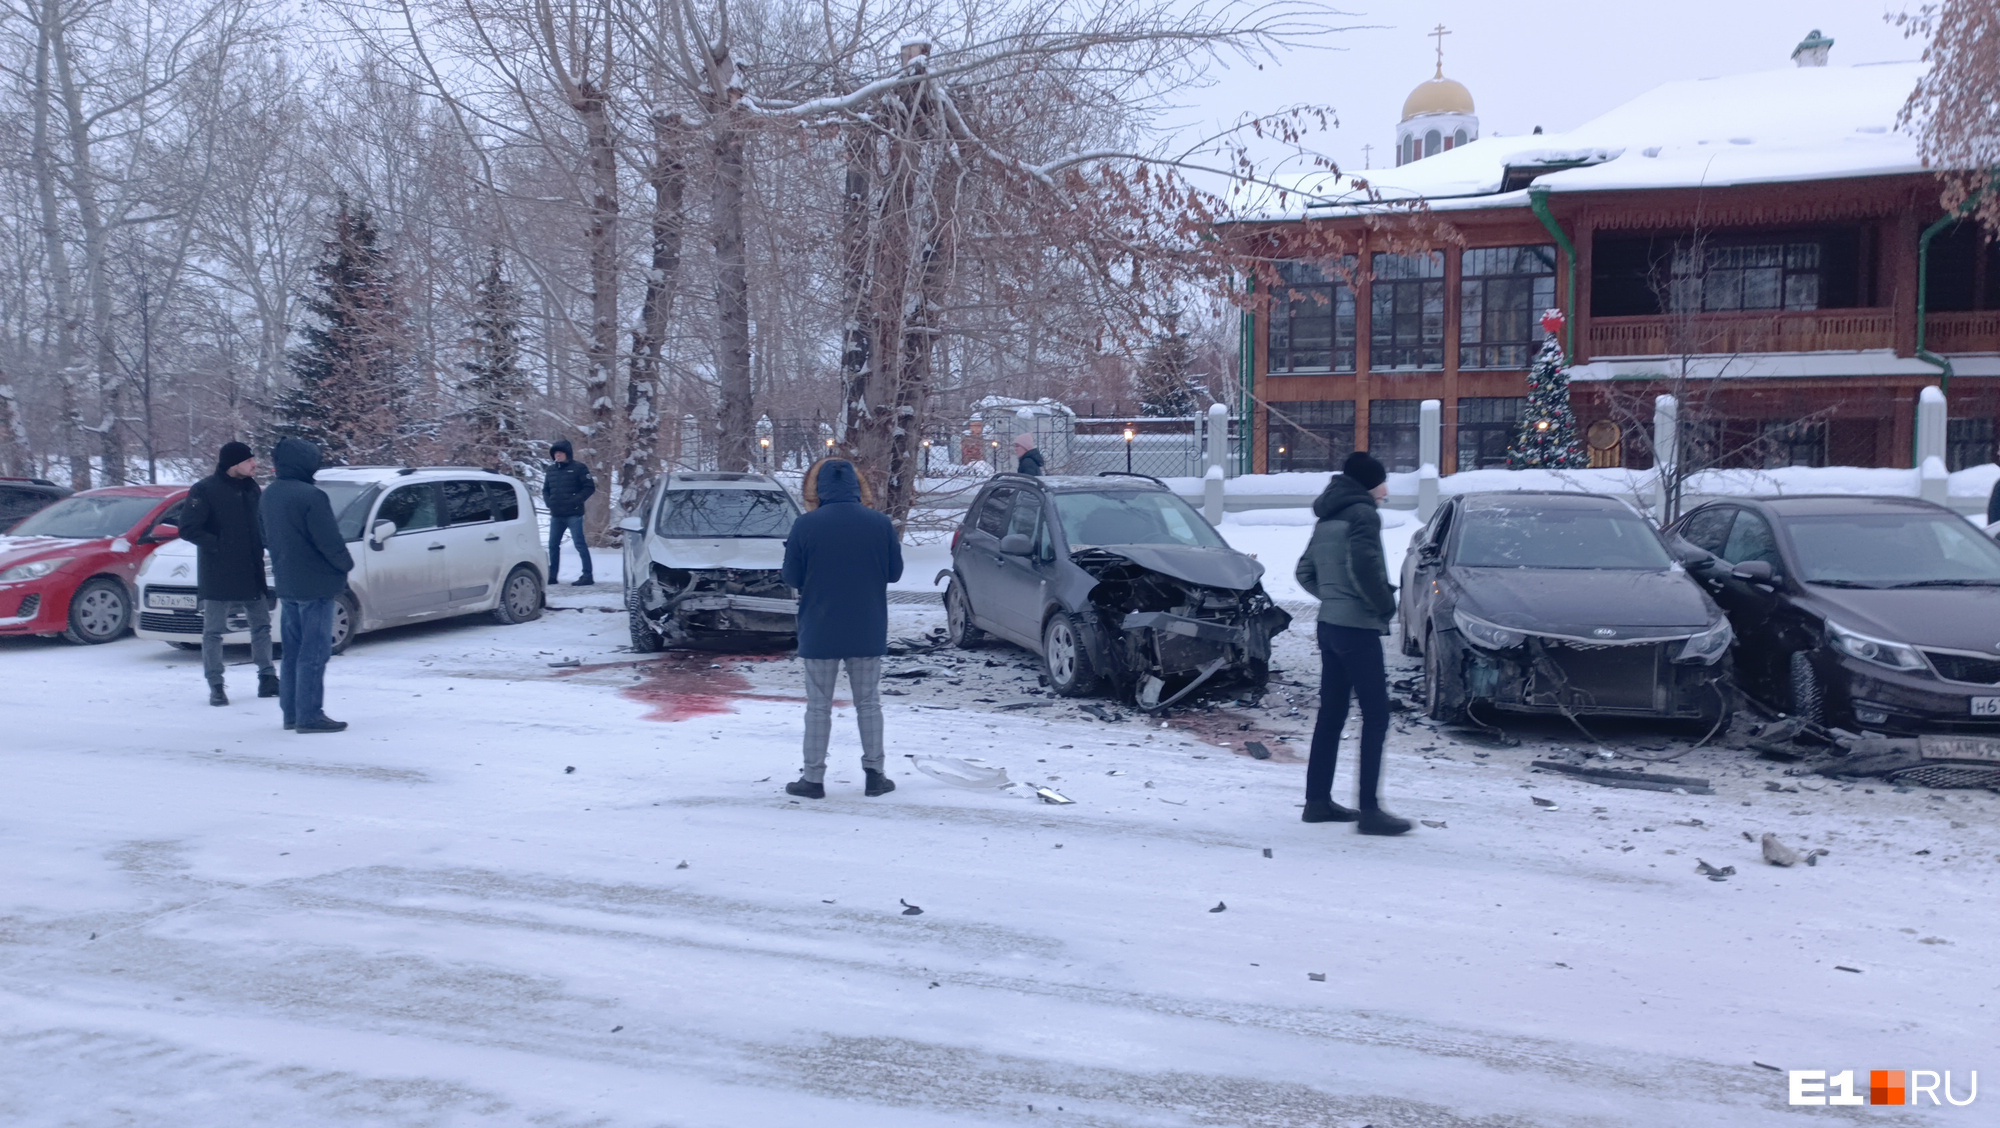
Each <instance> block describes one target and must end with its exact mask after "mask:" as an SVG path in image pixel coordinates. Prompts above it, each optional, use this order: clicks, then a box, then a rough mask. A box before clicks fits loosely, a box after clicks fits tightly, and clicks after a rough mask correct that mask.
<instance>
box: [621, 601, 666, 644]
mask: <svg viewBox="0 0 2000 1128" xmlns="http://www.w3.org/2000/svg"><path fill="white" fill-rule="evenodd" d="M625 621H626V624H627V626H628V627H629V628H630V629H631V632H632V650H633V652H634V653H638V654H658V653H659V652H660V651H662V650H665V649H666V648H667V639H666V636H665V635H663V634H661V633H660V632H658V631H656V630H654V629H653V624H652V621H651V620H649V619H647V618H646V613H645V612H644V611H642V610H640V608H639V589H638V588H633V589H632V590H631V591H628V592H626V593H625Z"/></svg>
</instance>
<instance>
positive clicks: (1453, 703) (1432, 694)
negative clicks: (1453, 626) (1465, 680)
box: [1424, 628, 1466, 725]
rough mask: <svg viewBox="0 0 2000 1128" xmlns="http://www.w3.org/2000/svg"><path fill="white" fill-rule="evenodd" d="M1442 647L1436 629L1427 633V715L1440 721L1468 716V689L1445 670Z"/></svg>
mask: <svg viewBox="0 0 2000 1128" xmlns="http://www.w3.org/2000/svg"><path fill="white" fill-rule="evenodd" d="M1443 649H1444V648H1443V647H1441V646H1439V645H1438V637H1437V630H1436V628H1432V630H1431V632H1430V633H1429V634H1427V635H1425V636H1424V715H1425V716H1427V717H1429V718H1430V719H1431V720H1433V721H1437V722H1438V723H1440V724H1447V725H1449V724H1456V723H1458V722H1459V721H1462V720H1464V719H1465V705H1466V701H1465V689H1464V687H1462V686H1460V685H1459V684H1458V678H1457V677H1456V676H1453V675H1451V674H1447V673H1446V672H1445V669H1444V655H1443V653H1442V651H1443Z"/></svg>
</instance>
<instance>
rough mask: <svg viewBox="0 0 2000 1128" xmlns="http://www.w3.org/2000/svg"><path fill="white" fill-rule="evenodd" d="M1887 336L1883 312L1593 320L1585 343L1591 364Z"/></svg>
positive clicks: (1847, 343)
mask: <svg viewBox="0 0 2000 1128" xmlns="http://www.w3.org/2000/svg"><path fill="white" fill-rule="evenodd" d="M1933 324H1935V319H1933ZM1890 330H1891V325H1890V311H1888V310H1886V309H1824V310H1810V311H1804V312H1800V311H1793V310H1782V311H1781V310H1773V311H1771V312H1768V313H1766V312H1759V313H1702V314H1692V315H1688V314H1666V315H1662V316H1658V317H1597V318H1592V319H1591V321H1590V334H1589V342H1590V355H1591V356H1592V357H1593V358H1596V357H1614V356H1675V355H1679V354H1682V353H1779V352H1825V351H1835V350H1847V349H1886V348H1890V347H1891V346H1892V345H1893V341H1892V340H1891V339H1890ZM1933 332H1935V329H1933ZM1932 347H1933V348H1935V347H1936V346H1932Z"/></svg>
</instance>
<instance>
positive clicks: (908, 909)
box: [896, 897, 924, 916]
mask: <svg viewBox="0 0 2000 1128" xmlns="http://www.w3.org/2000/svg"><path fill="white" fill-rule="evenodd" d="M896 903H897V904H899V905H901V906H903V915H904V916H922V915H924V911H923V910H922V909H920V908H918V907H916V906H915V905H912V904H910V903H909V902H908V901H905V900H903V899H902V898H901V897H898V898H896Z"/></svg>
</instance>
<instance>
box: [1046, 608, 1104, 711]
mask: <svg viewBox="0 0 2000 1128" xmlns="http://www.w3.org/2000/svg"><path fill="white" fill-rule="evenodd" d="M1042 667H1043V668H1044V669H1045V670H1047V671H1048V675H1049V688H1050V689H1053V690H1055V691H1056V693H1057V694H1058V695H1060V696H1063V697H1082V696H1084V695H1085V694H1087V693H1089V692H1090V691H1091V690H1093V689H1096V688H1097V674H1096V673H1095V672H1093V671H1092V670H1091V668H1090V653H1089V651H1087V650H1085V649H1084V647H1083V632H1082V631H1081V630H1078V629H1077V625H1076V620H1075V619H1072V618H1071V617H1070V616H1068V615H1066V614H1064V613H1062V612H1060V611H1058V612H1056V613H1055V614H1054V615H1051V616H1049V621H1048V624H1047V625H1046V626H1044V627H1043V628H1042Z"/></svg>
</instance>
